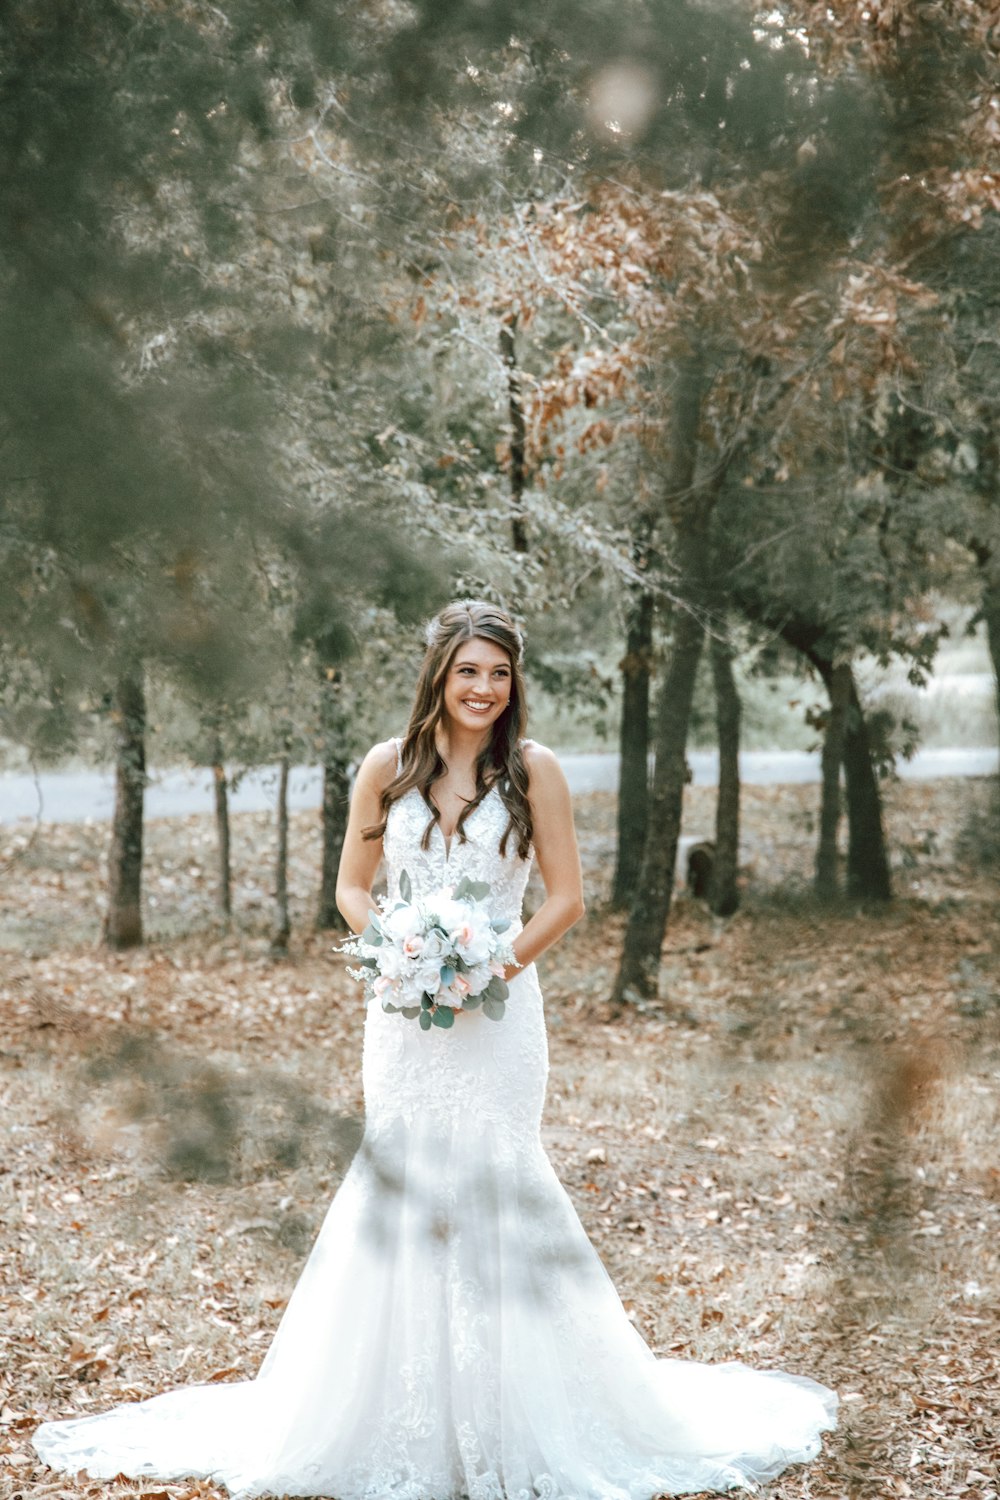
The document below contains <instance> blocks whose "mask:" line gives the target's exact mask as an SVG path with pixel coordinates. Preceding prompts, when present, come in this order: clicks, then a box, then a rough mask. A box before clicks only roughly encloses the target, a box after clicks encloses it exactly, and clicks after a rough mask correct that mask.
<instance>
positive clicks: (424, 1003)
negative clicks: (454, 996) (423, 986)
mask: <svg viewBox="0 0 1000 1500" xmlns="http://www.w3.org/2000/svg"><path fill="white" fill-rule="evenodd" d="M433 1004H434V1001H433V1000H432V999H431V997H430V995H428V994H427V992H426V991H425V992H424V993H423V994H422V995H421V996H420V1008H421V1010H430V1008H431V1006H432V1005H433Z"/></svg>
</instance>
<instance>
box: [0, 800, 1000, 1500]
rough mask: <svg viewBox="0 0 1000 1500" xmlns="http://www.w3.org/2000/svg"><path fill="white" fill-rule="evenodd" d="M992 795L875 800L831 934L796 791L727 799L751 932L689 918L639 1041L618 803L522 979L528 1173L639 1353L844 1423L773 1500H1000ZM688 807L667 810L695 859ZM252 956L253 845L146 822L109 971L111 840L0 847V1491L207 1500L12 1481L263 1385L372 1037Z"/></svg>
mask: <svg viewBox="0 0 1000 1500" xmlns="http://www.w3.org/2000/svg"><path fill="white" fill-rule="evenodd" d="M991 796H992V794H991V790H990V788H988V787H987V786H986V785H984V784H974V783H948V782H939V783H934V784H919V785H900V786H896V787H893V788H891V789H890V792H889V808H888V818H889V823H890V827H891V828H892V830H893V832H894V835H895V837H894V843H893V857H894V863H895V866H896V870H895V876H896V882H897V890H898V898H897V900H896V902H895V903H894V904H893V906H892V907H891V908H890V909H889V910H888V911H878V912H866V911H861V910H857V909H855V908H854V907H853V906H851V905H849V904H844V905H843V906H842V907H840V908H837V909H835V910H833V911H821V910H820V909H819V908H817V907H816V906H815V905H814V904H813V902H812V900H811V898H810V896H809V893H808V884H807V883H808V874H809V863H810V858H811V846H812V839H813V820H814V813H815V798H816V791H815V789H814V788H810V787H805V788H793V787H785V788H767V789H764V788H758V789H754V788H749V789H747V791H746V795H745V859H746V868H745V878H744V885H745V890H744V905H743V909H742V911H741V912H740V913H739V914H738V915H737V916H736V917H735V918H734V919H732V920H731V921H729V922H728V923H720V922H717V921H715V920H713V919H712V917H711V916H710V915H709V914H708V913H707V912H706V910H705V908H704V907H703V906H702V905H701V904H699V903H697V902H694V901H692V900H689V899H688V898H686V897H683V896H682V897H681V898H679V900H678V902H677V904H676V906H675V911H674V917H673V919H672V922H671V927H670V932H669V935H668V940H667V943H666V945H665V949H664V964H663V996H664V1004H663V1005H662V1007H659V1008H655V1009H652V1010H650V1011H649V1012H648V1013H646V1014H642V1015H636V1014H630V1015H628V1016H626V1018H625V1019H623V1020H621V1021H617V1022H612V1021H611V1020H610V1018H609V1015H608V1012H607V1008H606V996H607V994H608V991H609V987H610V981H611V978H612V975H613V972H614V965H615V957H616V951H617V945H618V942H619V938H620V930H621V928H620V921H619V919H618V918H616V917H614V916H612V915H609V914H608V913H607V912H606V910H605V909H604V907H603V900H604V897H605V896H606V892H607V886H608V881H609V877H610V869H611V864H612V862H613V839H612V834H613V826H612V820H613V801H612V799H611V798H610V797H606V796H602V795H595V796H592V797H589V798H585V799H582V800H581V802H580V804H579V821H580V829H581V841H582V846H583V853H584V863H585V867H586V874H587V883H588V889H589V895H590V915H589V916H588V917H587V918H586V919H585V920H584V922H583V923H581V924H580V926H579V927H578V928H577V929H576V930H575V931H574V932H573V933H572V934H570V936H569V937H568V938H567V939H566V940H565V941H564V943H563V944H562V945H561V947H560V948H559V949H558V950H556V951H555V952H553V953H552V954H550V955H548V956H547V958H546V959H545V960H544V961H543V965H542V978H543V984H544V987H545V991H546V1006H547V1013H548V1019H549V1028H550V1048H551V1068H552V1071H551V1079H550V1088H549V1097H548V1107H547V1114H546V1125H545V1140H546V1145H547V1147H548V1149H549V1151H550V1153H551V1156H552V1158H553V1161H554V1164H555V1166H556V1169H557V1171H558V1172H559V1174H560V1176H561V1177H562V1179H563V1181H564V1182H565V1184H566V1186H567V1188H568V1190H569V1192H570V1194H571V1196H572V1197H573V1200H574V1202H575V1203H576V1205H577V1208H578V1210H579V1212H580V1215H581V1217H582V1219H583V1221H584V1224H585V1226H586V1228H587V1230H588V1232H589V1233H590V1235H591V1237H592V1239H593V1241H594V1243H595V1244H596V1246H597V1248H598V1249H599V1251H600V1253H601V1255H602V1257H603V1258H604V1261H605V1263H606V1264H607V1266H608V1269H609V1271H610V1272H611V1274H612V1276H613V1278H614V1280H615V1282H616V1284H617V1286H618V1288H619V1290H620V1292H621V1294H622V1297H623V1299H624V1301H625V1305H626V1307H627V1309H628V1310H629V1313H630V1315H631V1316H632V1317H633V1318H634V1319H635V1321H636V1323H637V1325H638V1326H639V1327H640V1329H641V1330H642V1332H643V1333H644V1335H645V1336H646V1337H647V1338H648V1339H649V1340H650V1342H651V1343H652V1344H653V1345H654V1346H655V1347H656V1348H657V1350H658V1351H660V1352H663V1353H669V1354H673V1355H678V1356H681V1357H688V1356H692V1357H696V1358H705V1359H731V1358H738V1359H743V1360H747V1361H749V1362H752V1363H753V1364H757V1365H762V1366H780V1367H783V1368H786V1369H790V1370H794V1371H798V1372H802V1373H808V1374H812V1375H815V1376H817V1377H818V1378H820V1379H822V1380H824V1381H826V1382H828V1383H830V1384H832V1385H834V1386H836V1387H837V1389H838V1390H839V1391H840V1392H841V1395H842V1397H843V1401H844V1405H843V1421H842V1424H841V1427H840V1429H839V1430H838V1432H837V1433H836V1434H834V1435H832V1436H831V1437H829V1438H828V1439H827V1442H826V1447H825V1451H824V1455H823V1457H822V1458H821V1459H820V1460H818V1461H817V1462H816V1463H815V1464H813V1465H811V1466H809V1467H808V1468H803V1469H798V1470H793V1471H791V1472H790V1473H789V1474H787V1475H785V1476H783V1477H782V1478H781V1479H780V1480H779V1481H778V1482H777V1483H776V1484H775V1485H774V1486H773V1487H772V1488H771V1490H770V1494H772V1495H773V1496H775V1497H782V1500H806V1497H854V1496H858V1497H869V1496H872V1497H874V1496H914V1497H939V1496H949V1497H951V1496H955V1497H958V1496H968V1497H972V1496H975V1497H979V1500H987V1497H994V1500H995V1497H996V1495H997V1493H998V1490H1000V1483H998V1458H1000V1295H998V1294H1000V1255H998V1245H1000V1148H998V1139H1000V1107H998V1100H1000V1091H998V1081H1000V987H998V980H997V967H996V959H997V950H998V946H1000V942H998V940H1000V920H998V911H997V884H996V875H995V873H994V872H995V870H996V863H995V855H996V853H997V839H996V830H995V825H994V824H993V823H992V822H991V819H993V818H994V817H995V812H994V810H993V803H992V801H991ZM710 823H711V796H710V794H709V793H708V792H703V791H700V790H691V791H689V802H688V808H687V811H686V829H687V830H688V831H690V832H691V833H694V834H699V833H707V832H709V830H710ZM293 835H294V838H293V862H292V887H293V918H295V919H296V920H297V922H298V929H297V936H296V939H295V941H294V942H293V948H292V954H291V957H290V959H288V960H287V961H284V962H275V961H274V960H273V959H272V958H271V956H270V955H269V951H268V943H267V926H268V921H269V917H270V896H269V889H270V883H271V879H270V872H271V863H272V857H273V834H272V830H271V829H270V827H269V823H268V820H267V819H266V818H263V817H260V816H257V815H247V816H243V817H239V818H237V819H235V820H234V846H235V847H234V854H235V866H236V869H235V876H236V884H237V925H236V930H235V931H234V933H232V934H228V935H220V933H219V932H218V930H217V929H216V927H215V925H214V921H213V917H212V870H211V863H212V848H213V844H212V830H211V826H210V824H209V823H208V822H207V821H206V820H202V819H198V818H192V819H187V820H183V821H169V822H167V821H164V822H159V823H156V822H154V823H150V824H149V825H148V844H147V848H148V854H147V885H146V891H147V901H148V905H147V927H148V935H149V939H150V941H149V943H148V946H147V947H145V948H143V949H141V950H138V951H135V952H132V953H128V954H124V955H114V954H110V953H107V952H105V951H104V950H103V949H102V947H101V946H100V944H99V941H98V937H99V926H100V906H101V880H102V871H103V860H104V851H105V843H106V837H107V830H106V828H104V827H102V826H94V827H87V826H82V825H81V826H64V827H60V828H56V829H51V828H46V829H43V830H41V831H40V832H39V833H38V835H37V836H36V837H35V839H34V841H33V842H31V843H30V844H29V845H28V847H27V848H25V847H24V846H23V841H24V838H25V837H26V835H16V836H15V835H14V834H12V833H11V832H10V831H9V830H8V831H6V844H7V849H6V855H7V856H13V859H12V862H11V863H9V864H8V865H7V867H6V869H5V873H4V885H3V889H2V892H0V950H2V957H0V966H2V967H0V979H2V990H0V995H2V1004H0V1090H2V1095H0V1097H2V1107H3V1124H4V1145H5V1149H4V1153H3V1160H2V1162H0V1214H2V1221H3V1231H4V1232H3V1235H2V1243H0V1303H2V1317H0V1326H2V1330H3V1333H2V1337H3V1340H4V1344H5V1347H4V1349H3V1352H2V1355H0V1495H2V1496H3V1497H5V1500H6V1497H13V1496H17V1495H22V1496H24V1497H25V1500H28V1497H32V1500H34V1497H36V1496H37V1497H39V1500H42V1497H57V1496H66V1497H82V1496H87V1495H102V1496H109V1497H121V1496H124V1495H135V1494H137V1493H138V1494H144V1495H146V1496H163V1497H166V1496H170V1497H177V1500H180V1497H183V1496H189V1497H193V1496H203V1497H209V1496H211V1497H214V1496H216V1495H217V1494H218V1493H219V1492H218V1491H217V1490H216V1489H215V1488H214V1487H213V1486H212V1485H209V1484H197V1483H191V1482H187V1483H177V1484H164V1483H162V1482H147V1483H146V1484H141V1483H134V1482H130V1481H126V1480H125V1479H121V1480H118V1481H115V1482H113V1483H111V1484H98V1483H95V1482H93V1481H90V1480H88V1479H87V1478H86V1477H85V1476H79V1477H76V1478H73V1477H72V1476H66V1475H60V1474H53V1473H51V1472H49V1471H48V1470H46V1469H44V1468H42V1467H41V1466H39V1465H38V1464H36V1463H35V1461H34V1459H33V1453H32V1449H31V1447H30V1436H31V1432H32V1430H33V1427H34V1425H35V1423H36V1421H37V1420H39V1419H40V1418H41V1417H43V1416H44V1417H50V1416H59V1415H65V1414H69V1413H73V1412H86V1411H98V1410H102V1409H104V1408H105V1407H107V1406H109V1405H111V1404H112V1403H114V1402H116V1401H119V1400H123V1399H130V1398H136V1397H141V1396H146V1395H151V1394H153V1393H155V1392H158V1391H161V1390H164V1389H167V1388H169V1387H171V1386H175V1385H177V1384H179V1383H183V1382H193V1381H199V1380H212V1379H218V1380H227V1379H232V1378H237V1377H239V1376H247V1375H252V1374H253V1372H254V1371H255V1370H256V1368H257V1366H258V1364H259V1362H260V1360H261V1357H262V1355H263V1352H264V1350H265V1348H266V1347H267V1343H268V1340H269V1338H270V1336H271V1333H272V1331H273V1329H274V1327H275V1326H276V1324H277V1321H278V1319H279V1318H280V1316H281V1310H282V1307H283V1305H284V1301H285V1299H286V1298H287V1296H288V1293H289V1291H290V1289H291V1287H292V1286H293V1285H294V1282H295V1279H296V1275H297V1273H298V1270H299V1268H300V1267H301V1264H302V1261H303V1258H304V1256H305V1254H306V1253H307V1251H308V1248H309V1245H310V1243H311V1240H312V1237H313V1235H314V1234H315V1232H316V1230H317V1229H318V1227H319V1223H320V1220H321V1217H322V1215H323V1213H324V1211H325V1208H326V1206H327V1203H328V1200H329V1197H330V1195H331V1193H332V1192H333V1191H334V1190H335V1188H336V1186H337V1184H338V1182H339V1181H340V1179H341V1177H342V1175H343V1172H344V1170H345V1167H346V1164H347V1162H348V1161H349V1159H350V1155H351V1152H352V1151H353V1149H354V1147H355V1145H356V1143H357V1140H358V1134H359V1128H360V1127H359V1119H360V1115H361V1110H362V1100H361V1088H360V1075H359V1067H358V1062H359V1049H360V1032H361V1022H362V1016H361V1012H360V1010H359V1008H358V1003H357V996H356V993H355V989H354V986H353V984H352V982H351V981H350V980H348V979H347V978H346V977H345V975H344V973H343V967H342V960H340V959H339V958H337V957H336V956H334V955H332V954H331V952H330V942H331V939H330V937H329V936H325V935H324V936H320V935H314V934H312V933H311V932H310V931H309V930H308V921H309V915H310V910H311V902H312V895H313V892H314V889H315V883H316V853H317V851H316V827H315V819H314V817H313V815H307V814H303V815H300V816H297V817H296V818H295V820H294V822H293Z"/></svg>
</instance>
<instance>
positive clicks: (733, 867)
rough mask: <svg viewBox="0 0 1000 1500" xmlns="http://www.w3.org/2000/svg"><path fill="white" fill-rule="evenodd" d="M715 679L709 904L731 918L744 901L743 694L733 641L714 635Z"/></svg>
mask: <svg viewBox="0 0 1000 1500" xmlns="http://www.w3.org/2000/svg"><path fill="white" fill-rule="evenodd" d="M710 652H711V657H712V681H713V683H714V684H715V724H716V737H717V739H718V742H719V791H718V797H717V800H716V804H715V858H714V861H713V864H712V881H711V885H710V887H709V897H708V904H709V906H710V907H711V908H712V910H713V911H714V912H715V914H716V916H719V917H731V916H732V914H733V912H734V911H736V909H737V907H738V906H739V904H740V897H739V889H738V886H737V879H736V877H737V873H738V870H739V858H740V719H741V716H742V715H741V704H740V695H739V691H738V689H737V687H736V678H735V676H734V675H733V653H732V651H731V649H730V647H729V643H728V642H727V641H725V640H724V639H722V637H721V636H719V635H715V634H713V635H712V638H711V646H710Z"/></svg>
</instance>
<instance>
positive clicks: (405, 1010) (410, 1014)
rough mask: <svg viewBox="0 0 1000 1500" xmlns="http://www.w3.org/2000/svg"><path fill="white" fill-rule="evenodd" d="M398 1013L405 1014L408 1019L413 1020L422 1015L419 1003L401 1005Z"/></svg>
mask: <svg viewBox="0 0 1000 1500" xmlns="http://www.w3.org/2000/svg"><path fill="white" fill-rule="evenodd" d="M400 1015H403V1016H405V1017H406V1019H407V1020H408V1021H415V1020H416V1018H417V1016H421V1015H423V1011H422V1010H421V1009H420V1006H419V1005H402V1006H400Z"/></svg>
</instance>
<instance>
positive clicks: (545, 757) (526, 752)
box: [520, 740, 563, 782]
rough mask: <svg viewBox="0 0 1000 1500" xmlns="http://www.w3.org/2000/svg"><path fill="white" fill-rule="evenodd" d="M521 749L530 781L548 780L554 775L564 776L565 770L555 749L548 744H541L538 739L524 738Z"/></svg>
mask: <svg viewBox="0 0 1000 1500" xmlns="http://www.w3.org/2000/svg"><path fill="white" fill-rule="evenodd" d="M520 751H521V759H522V760H523V761H524V767H525V770H526V771H527V773H528V779H529V781H531V780H538V781H540V782H546V781H551V779H552V778H553V777H557V778H558V777H561V776H562V774H563V770H562V767H561V766H560V764H559V761H558V758H557V756H556V754H555V751H553V750H550V749H549V748H548V746H547V745H540V744H539V743H538V741H537V740H522V741H521V743H520Z"/></svg>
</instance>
